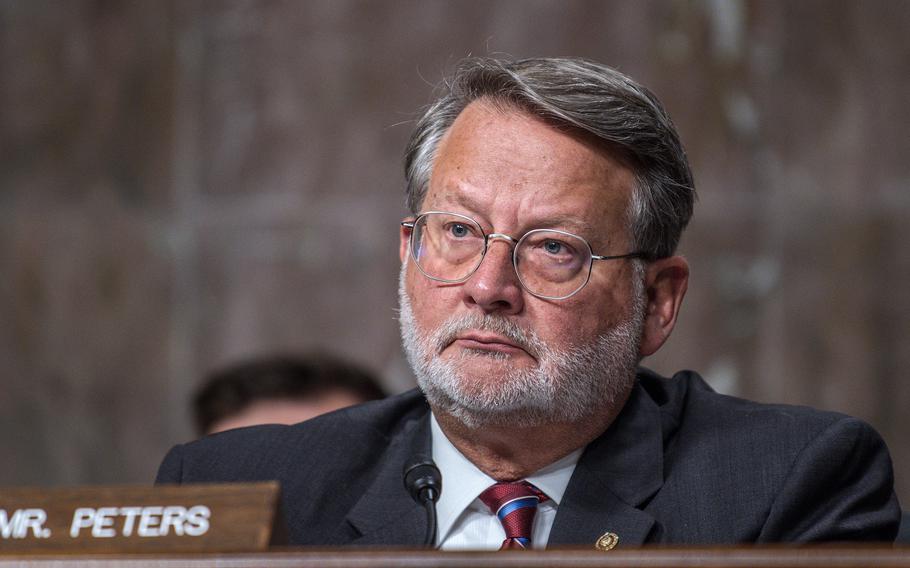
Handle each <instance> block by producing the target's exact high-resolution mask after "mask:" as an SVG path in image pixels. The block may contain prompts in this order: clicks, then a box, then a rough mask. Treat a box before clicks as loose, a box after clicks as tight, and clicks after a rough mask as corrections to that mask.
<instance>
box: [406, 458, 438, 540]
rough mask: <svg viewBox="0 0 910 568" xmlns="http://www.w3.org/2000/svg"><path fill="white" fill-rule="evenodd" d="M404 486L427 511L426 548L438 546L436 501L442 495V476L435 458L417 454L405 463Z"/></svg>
mask: <svg viewBox="0 0 910 568" xmlns="http://www.w3.org/2000/svg"><path fill="white" fill-rule="evenodd" d="M404 486H405V488H406V489H407V490H408V493H410V494H411V498H412V499H414V501H417V504H418V505H423V507H424V508H425V509H426V510H427V536H426V538H425V539H424V543H423V544H424V546H429V547H433V546H436V501H438V500H439V495H440V494H441V493H442V475H441V474H440V473H439V468H438V467H436V464H435V463H433V458H431V457H429V456H426V455H424V454H415V455H413V456H411V458H410V459H409V460H408V461H406V462H404Z"/></svg>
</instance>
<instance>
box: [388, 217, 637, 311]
mask: <svg viewBox="0 0 910 568" xmlns="http://www.w3.org/2000/svg"><path fill="white" fill-rule="evenodd" d="M401 226H402V227H405V228H407V229H409V230H410V231H411V235H410V247H409V248H410V251H411V257H412V258H413V259H414V262H415V263H416V264H417V268H419V269H420V271H421V272H422V273H423V274H424V275H425V276H426V277H427V278H429V279H431V280H436V281H438V282H446V283H451V284H457V283H459V282H464V281H465V280H467V279H468V278H470V277H471V275H473V274H474V272H476V271H477V269H478V268H479V267H480V263H481V262H483V258H484V256H486V254H487V249H488V248H489V246H490V241H492V240H494V239H502V240H504V241H506V242H508V243H510V244H511V245H512V246H513V248H512V266H513V267H514V268H515V273H516V274H517V275H518V281H519V282H520V283H521V286H522V287H523V288H524V289H525V290H527V291H528V293H530V294H532V295H534V296H537V297H538V298H544V299H547V300H564V299H566V298H568V297H570V296H572V295H574V294H576V293H578V291H579V290H581V289H582V288H584V287H585V285H586V284H587V283H588V280H590V279H591V268H592V267H593V265H594V261H595V260H617V259H623V258H643V259H647V258H649V255H648V254H646V253H644V252H631V253H628V254H620V255H614V256H601V255H596V254H594V252H593V251H592V250H591V245H589V244H588V241H586V240H584V239H583V238H581V237H579V236H578V235H573V234H572V233H568V232H566V231H560V230H558V229H533V230H530V231H528V232H527V233H525V234H524V235H522V237H521V238H519V239H515V238H514V237H510V236H509V235H504V234H502V233H486V232H484V230H483V228H482V227H481V226H480V224H479V223H478V222H477V221H475V220H474V219H471V218H470V217H468V216H466V215H460V214H458V213H449V212H447V211H427V212H426V213H421V214H420V215H418V216H417V218H416V219H414V220H413V221H403V222H402V223H401Z"/></svg>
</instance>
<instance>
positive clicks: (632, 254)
mask: <svg viewBox="0 0 910 568" xmlns="http://www.w3.org/2000/svg"><path fill="white" fill-rule="evenodd" d="M621 258H640V259H643V260H652V259H653V257H652V256H651V255H650V254H648V253H646V252H630V253H628V254H617V255H613V256H601V255H599V254H592V255H591V260H619V259H621Z"/></svg>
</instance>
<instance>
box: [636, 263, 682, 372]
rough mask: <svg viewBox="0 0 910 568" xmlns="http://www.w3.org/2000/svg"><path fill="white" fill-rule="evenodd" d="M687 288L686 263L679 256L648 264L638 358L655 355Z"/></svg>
mask: <svg viewBox="0 0 910 568" xmlns="http://www.w3.org/2000/svg"><path fill="white" fill-rule="evenodd" d="M688 286H689V263H688V262H686V259H684V258H683V257H681V256H671V257H668V258H661V259H658V260H655V261H652V262H650V263H649V264H648V265H647V268H646V272H645V295H646V302H647V306H646V308H645V321H644V327H643V329H642V335H641V347H640V348H639V349H640V354H641V356H642V357H647V356H648V355H651V354H653V353H654V352H656V351H657V350H658V349H660V347H661V346H662V345H663V344H664V342H665V341H667V338H669V337H670V333H672V332H673V328H674V327H675V326H676V317H677V316H678V315H679V308H680V306H681V305H682V301H683V297H685V295H686V289H687V288H688Z"/></svg>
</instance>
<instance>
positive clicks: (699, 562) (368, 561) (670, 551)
mask: <svg viewBox="0 0 910 568" xmlns="http://www.w3.org/2000/svg"><path fill="white" fill-rule="evenodd" d="M12 566H17V567H20V566H21V567H61V568H70V567H79V568H90V567H91V568H94V567H99V568H113V567H114V566H117V567H121V566H123V567H127V568H132V567H139V566H153V567H168V568H171V567H174V568H176V567H178V566H180V567H187V568H196V567H199V568H202V567H210V566H215V567H219V568H254V567H256V568H292V567H293V568H300V567H303V568H306V567H319V568H323V567H334V566H338V567H340V566H345V567H354V568H357V567H363V568H367V567H369V568H377V567H382V568H385V567H388V568H393V567H394V568H399V567H402V568H408V567H415V568H416V567H429V568H464V567H468V566H498V567H499V566H504V567H514V568H518V567H544V566H555V567H566V568H576V567H578V568H582V567H586V568H591V567H601V566H602V567H624V568H695V567H698V568H745V567H749V568H765V567H768V568H879V567H881V568H885V567H888V568H910V547H884V546H856V545H845V546H827V545H826V546H804V547H791V546H765V547H712V548H642V549H627V550H613V551H610V552H598V551H594V550H587V549H585V550H568V549H567V550H548V551H521V552H514V553H509V552H504V553H498V552H433V551H424V550H341V549H322V550H313V549H310V550H308V549H279V550H274V551H271V552H265V553H236V554H179V555H177V554H174V555H171V554H156V555H107V556H102V555H93V556H87V555H66V556H64V555H56V556H48V555H44V556H38V555H35V556H21V555H20V556H5V555H0V568H9V567H12Z"/></svg>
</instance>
